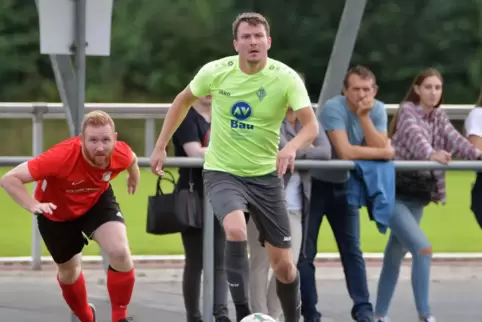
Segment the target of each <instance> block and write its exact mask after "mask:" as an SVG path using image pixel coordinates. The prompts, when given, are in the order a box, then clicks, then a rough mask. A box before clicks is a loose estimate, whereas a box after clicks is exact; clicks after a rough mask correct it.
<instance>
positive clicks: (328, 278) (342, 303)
mask: <svg viewBox="0 0 482 322" xmlns="http://www.w3.org/2000/svg"><path fill="white" fill-rule="evenodd" d="M379 270H380V265H379V263H376V262H375V263H369V264H368V275H369V281H370V289H371V292H372V294H375V291H376V283H377V278H378V274H379ZM85 275H86V280H87V283H88V286H87V287H88V291H89V296H90V298H91V301H92V302H93V303H95V304H96V306H97V307H98V311H99V321H102V322H103V321H105V322H108V321H109V307H108V301H107V293H106V290H105V284H104V283H105V279H104V272H103V271H102V269H99V268H87V269H86V272H85ZM137 275H138V279H137V284H136V289H135V291H134V297H133V302H132V304H131V306H130V310H129V311H130V314H131V315H133V316H134V317H136V321H140V322H157V321H169V322H183V321H185V319H184V312H183V302H182V294H181V288H180V280H181V270H180V269H179V268H162V269H159V268H152V267H148V266H146V267H145V268H138V269H137ZM317 279H318V281H317V285H318V290H319V293H320V294H319V296H320V304H319V307H320V309H321V310H322V312H323V314H324V317H325V318H324V319H323V321H324V322H348V321H350V316H349V311H350V308H351V304H350V299H349V298H348V296H347V294H346V289H345V283H344V279H343V272H342V270H341V268H340V266H339V264H338V263H325V264H322V265H321V266H320V267H318V270H317ZM396 292H397V293H396V297H395V299H394V303H393V305H392V310H391V317H392V320H393V321H394V322H408V321H418V320H417V318H416V314H415V309H414V304H413V299H412V293H411V286H410V267H409V266H407V265H405V266H404V267H403V270H402V274H401V279H400V282H399V286H398V289H397V291H396ZM432 299H433V304H432V309H433V312H434V314H435V315H436V317H437V321H438V322H453V321H471V322H472V321H482V263H479V262H464V263H438V264H436V265H435V266H434V268H433V270H432ZM231 310H232V306H231ZM231 312H234V311H231ZM0 321H5V322H51V321H55V322H57V321H58V322H63V321H66V322H67V321H68V322H70V315H69V312H68V310H67V308H66V306H65V304H64V303H63V300H62V298H61V295H60V292H59V288H58V285H57V284H56V281H55V273H54V271H52V270H51V269H48V268H47V269H44V270H43V271H40V272H33V271H29V270H25V269H24V270H18V269H8V268H3V269H2V270H0Z"/></svg>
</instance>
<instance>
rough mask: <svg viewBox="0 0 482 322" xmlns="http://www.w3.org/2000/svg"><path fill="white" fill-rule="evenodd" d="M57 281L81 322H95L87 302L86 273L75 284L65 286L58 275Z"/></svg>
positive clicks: (81, 274)
mask: <svg viewBox="0 0 482 322" xmlns="http://www.w3.org/2000/svg"><path fill="white" fill-rule="evenodd" d="M57 281H58V282H59V285H60V288H61V289H62V296H63V297H64V299H65V302H67V305H68V306H69V307H70V309H71V310H72V312H74V314H75V316H77V318H78V319H79V320H80V322H94V315H93V314H92V309H91V308H90V306H89V302H88V300H87V288H86V287H85V278H84V273H82V272H80V275H79V277H78V278H77V280H76V281H75V282H74V283H73V284H64V283H62V282H61V281H60V279H59V276H58V275H57Z"/></svg>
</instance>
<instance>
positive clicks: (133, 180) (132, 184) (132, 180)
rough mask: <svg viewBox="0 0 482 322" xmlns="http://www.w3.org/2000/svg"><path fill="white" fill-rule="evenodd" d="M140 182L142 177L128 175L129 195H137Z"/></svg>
mask: <svg viewBox="0 0 482 322" xmlns="http://www.w3.org/2000/svg"><path fill="white" fill-rule="evenodd" d="M140 181H141V180H140V176H138V175H130V174H129V175H127V193H128V194H130V195H133V194H135V193H136V188H137V186H138V185H139V182H140Z"/></svg>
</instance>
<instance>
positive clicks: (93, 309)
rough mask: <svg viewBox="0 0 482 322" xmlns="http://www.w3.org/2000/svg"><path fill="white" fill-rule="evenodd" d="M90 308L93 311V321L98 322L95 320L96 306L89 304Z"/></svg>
mask: <svg viewBox="0 0 482 322" xmlns="http://www.w3.org/2000/svg"><path fill="white" fill-rule="evenodd" d="M89 306H90V309H91V310H92V316H93V317H94V318H93V319H92V321H94V322H96V321H97V320H96V318H95V306H94V304H92V303H89Z"/></svg>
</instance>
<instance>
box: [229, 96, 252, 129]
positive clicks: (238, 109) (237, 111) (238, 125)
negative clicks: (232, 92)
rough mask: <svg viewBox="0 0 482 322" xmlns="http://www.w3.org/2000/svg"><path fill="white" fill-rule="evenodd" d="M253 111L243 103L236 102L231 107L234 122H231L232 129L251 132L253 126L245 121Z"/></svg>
mask: <svg viewBox="0 0 482 322" xmlns="http://www.w3.org/2000/svg"><path fill="white" fill-rule="evenodd" d="M252 113H253V110H252V108H251V106H250V105H249V104H248V103H247V102H245V101H238V102H236V103H234V104H233V106H232V107H231V115H232V116H233V117H234V118H235V120H233V119H232V120H231V128H232V129H246V130H252V129H254V126H253V125H252V124H249V123H247V122H246V121H247V120H248V119H249V118H250V117H251V115H252Z"/></svg>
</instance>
